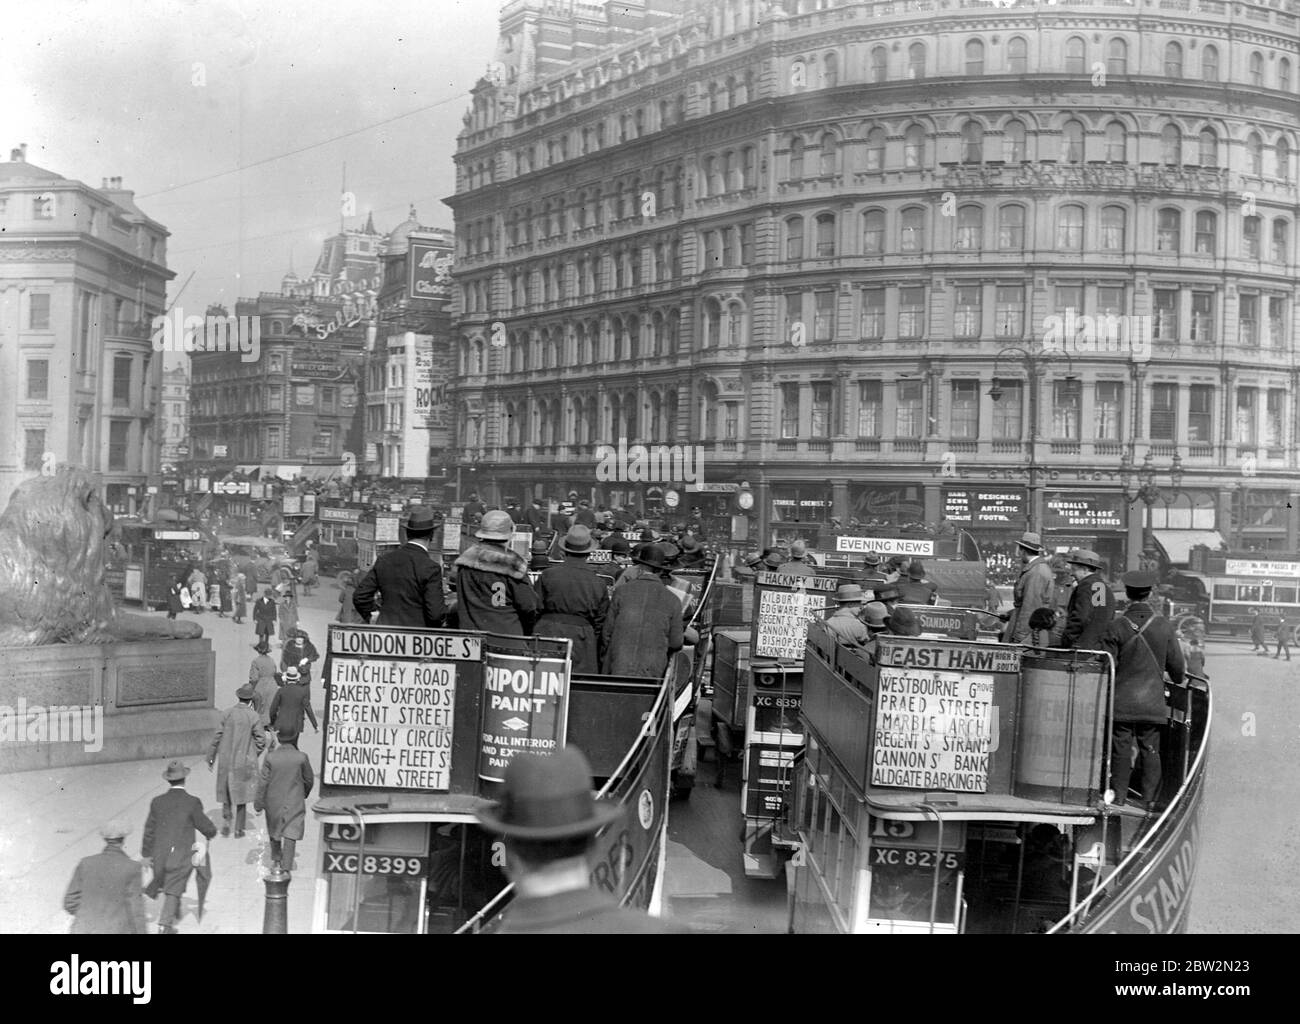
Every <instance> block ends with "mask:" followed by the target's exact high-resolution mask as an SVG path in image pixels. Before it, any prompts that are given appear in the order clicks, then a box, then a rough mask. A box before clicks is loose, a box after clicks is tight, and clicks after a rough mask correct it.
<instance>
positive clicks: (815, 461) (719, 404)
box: [448, 0, 1300, 569]
mask: <svg viewBox="0 0 1300 1024" xmlns="http://www.w3.org/2000/svg"><path fill="white" fill-rule="evenodd" d="M1298 83H1300V3H1297V2H1296V0H1271V2H1270V3H1268V4H1264V3H1249V2H1248V3H1227V2H1223V0H1075V2H1069V3H1065V2H1060V3H1045V2H1044V3H1035V2H1026V0H1020V2H1017V3H1015V4H1013V5H1006V4H1004V3H998V4H994V3H986V2H979V0H965V2H956V0H948V2H944V0H876V2H840V3H835V2H829V0H826V2H820V3H813V2H802V3H795V2H789V3H785V4H781V3H767V4H765V3H755V2H749V0H720V2H707V0H697V2H693V3H689V4H687V3H677V2H673V0H657V2H656V0H646V2H645V3H644V4H635V3H633V4H627V3H619V4H609V5H605V6H602V5H587V4H572V3H556V2H547V0H516V2H514V3H511V4H508V5H507V6H506V7H505V8H504V10H503V12H502V15H501V34H500V42H499V45H498V51H497V54H496V59H495V61H494V62H493V63H492V64H491V65H490V67H489V71H488V74H487V75H485V77H484V78H483V79H482V80H481V81H480V82H479V83H478V85H477V86H476V88H475V90H474V93H473V102H472V107H471V109H470V110H469V111H468V112H467V114H466V117H465V128H464V130H463V132H462V133H461V135H460V137H459V140H458V150H457V156H456V163H457V168H458V173H457V191H456V195H455V196H454V197H453V198H451V199H449V200H448V202H449V203H450V204H451V205H452V206H453V208H454V209H455V213H456V221H457V223H456V236H457V240H458V242H457V244H458V252H457V260H456V273H455V279H456V288H455V292H456V299H455V302H456V306H455V309H456V316H457V325H458V326H457V337H458V374H457V377H456V380H455V400H456V403H457V404H456V409H457V415H456V430H457V438H456V443H457V450H458V452H459V456H460V459H461V461H462V462H463V463H470V462H472V463H474V464H475V465H477V466H478V467H480V470H486V472H483V471H480V472H479V473H478V476H477V479H479V480H480V481H484V482H485V483H488V485H489V486H488V487H487V490H488V491H489V495H488V496H489V497H495V498H498V499H499V498H501V497H505V496H514V497H520V498H523V499H524V500H527V498H529V497H532V496H541V497H545V496H547V495H549V494H554V493H556V492H561V491H564V490H567V489H578V490H579V491H581V492H582V493H584V494H587V493H594V494H595V495H596V496H597V497H598V498H600V499H602V500H614V501H622V500H629V499H630V500H632V501H634V502H636V503H638V504H639V503H640V502H641V501H643V500H645V498H646V497H647V491H649V492H650V493H649V497H654V496H655V495H656V493H657V492H656V491H654V490H653V489H651V488H648V487H646V486H645V485H640V484H630V485H627V486H624V487H622V488H621V489H620V485H618V484H608V483H597V481H596V480H595V474H594V466H595V457H594V454H595V447H596V446H597V445H599V444H602V443H615V442H617V440H618V439H619V438H620V437H626V438H628V439H629V441H631V442H636V441H640V442H644V443H654V442H659V443H679V444H699V445H702V446H703V450H704V456H705V478H706V480H707V481H709V483H710V484H711V485H715V486H716V485H718V484H728V483H729V484H738V483H739V482H741V481H745V482H747V483H748V484H749V485H750V488H751V489H752V491H753V493H754V495H755V497H756V499H757V500H756V502H755V505H754V509H753V512H754V517H753V518H752V519H751V521H750V522H749V523H748V524H747V525H748V526H749V528H750V540H757V539H758V538H759V537H761V538H762V539H763V540H764V541H765V542H766V541H768V540H770V539H772V538H774V537H780V538H789V537H793V536H795V535H809V536H811V535H814V534H815V533H816V532H817V530H818V528H819V526H820V525H821V524H822V523H824V522H826V521H827V520H829V519H830V517H832V516H834V517H837V518H839V519H840V520H842V521H844V522H845V523H848V522H849V521H850V520H853V519H856V520H858V521H860V522H863V523H866V522H874V523H878V524H881V523H883V524H889V525H893V526H901V525H904V524H906V523H908V522H915V521H927V522H932V523H933V522H936V521H938V520H939V519H941V518H943V517H947V518H948V519H950V520H952V521H953V522H955V523H957V524H958V525H961V526H964V527H969V528H971V529H972V531H973V532H974V533H975V534H976V536H977V537H979V538H980V539H981V541H982V542H983V543H984V544H985V546H986V548H987V549H991V550H993V551H999V550H1001V551H1003V552H1009V549H1010V548H1009V544H1010V542H1011V541H1013V540H1014V537H1015V536H1018V534H1019V531H1020V530H1021V529H1023V528H1025V527H1026V525H1030V526H1032V527H1033V528H1037V529H1041V530H1044V531H1045V532H1046V534H1047V539H1048V541H1049V544H1050V545H1051V546H1054V547H1065V546H1067V545H1073V544H1080V543H1087V544H1088V545H1089V546H1095V547H1097V548H1098V549H1099V550H1100V551H1101V552H1102V554H1103V555H1104V556H1105V557H1106V558H1107V559H1108V561H1109V562H1110V564H1111V567H1112V569H1122V568H1123V567H1124V565H1135V564H1137V563H1138V561H1139V559H1140V557H1141V555H1142V553H1143V550H1144V549H1146V550H1148V551H1150V550H1155V549H1156V545H1157V544H1159V545H1160V546H1161V547H1162V548H1163V549H1164V551H1165V553H1166V554H1167V556H1168V557H1169V559H1170V560H1171V561H1173V562H1181V561H1184V560H1185V559H1186V551H1187V548H1188V547H1189V546H1190V545H1191V544H1194V543H1198V542H1202V541H1207V542H1209V543H1211V544H1212V545H1213V544H1215V543H1217V542H1218V540H1219V539H1220V538H1222V539H1224V540H1226V541H1227V542H1228V544H1229V545H1230V546H1232V547H1234V548H1256V549H1259V550H1271V551H1284V550H1290V551H1294V550H1296V548H1297V547H1298V546H1300V541H1298V529H1300V500H1297V491H1300V473H1298V469H1300V467H1298V466H1297V445H1296V438H1297V395H1298V394H1300V387H1298V386H1297V385H1298V384H1300V380H1298V379H1297V378H1298V377H1300V361H1298V360H1297V356H1296V351H1297V350H1296V331H1297V325H1298V321H1297V314H1296V303H1295V288H1294V282H1295V273H1296V265H1297V234H1298V233H1300V229H1298V225H1297V223H1296V221H1297V217H1298V216H1300V205H1298V204H1300V196H1298V195H1297V188H1296V180H1297V177H1296V176H1297V155H1298V154H1297V150H1298V148H1300V131H1298V130H1297V129H1300V99H1298V98H1297V97H1298V93H1297V85H1298ZM1071 311H1072V312H1071ZM1110 315H1113V316H1116V317H1120V318H1124V319H1122V320H1120V321H1112V322H1114V323H1121V324H1123V327H1124V329H1126V330H1128V331H1130V335H1131V336H1130V339H1129V343H1128V344H1124V343H1122V338H1121V343H1120V344H1118V345H1109V346H1108V345H1106V344H1104V343H1103V344H1101V345H1100V346H1099V348H1100V349H1101V350H1100V351H1091V352H1090V351H1087V347H1088V346H1087V345H1086V344H1084V343H1076V344H1070V343H1069V339H1067V343H1066V344H1064V345H1063V346H1062V345H1056V346H1053V345H1050V344H1047V345H1045V344H1044V339H1045V338H1048V340H1050V337H1051V336H1050V333H1049V332H1050V330H1051V327H1052V325H1053V324H1054V323H1059V322H1060V321H1054V320H1053V319H1052V318H1054V317H1058V318H1061V320H1066V319H1067V318H1073V322H1076V323H1077V322H1078V321H1079V318H1081V317H1083V316H1093V317H1097V316H1110ZM1147 331H1149V338H1148V336H1147V334H1146V332H1147ZM1086 340H1087V339H1086V338H1084V339H1083V341H1084V342H1086ZM1057 348H1064V349H1065V352H1059V351H1054V349H1057ZM1067 354H1068V355H1069V357H1070V358H1068V359H1067V358H1066V355H1067ZM1144 482H1145V483H1146V484H1147V485H1148V486H1147V487H1146V488H1145V490H1144V491H1143V492H1142V497H1138V495H1139V491H1140V489H1141V485H1142V484H1143V483H1144ZM661 486H662V487H664V488H670V487H672V483H671V482H665V483H663V484H662V485H661ZM678 489H680V488H678ZM694 504H704V505H706V512H707V514H708V515H710V517H711V527H713V528H716V529H717V530H720V531H721V532H724V533H725V532H726V530H728V529H730V528H731V527H732V526H733V525H736V521H735V520H733V519H731V518H730V517H731V515H732V514H733V513H735V512H736V509H735V508H734V501H733V499H732V497H731V496H730V495H720V496H719V495H710V494H705V495H698V496H697V495H692V494H684V495H683V497H682V505H681V507H682V509H683V510H684V509H685V508H686V507H687V506H689V505H694Z"/></svg>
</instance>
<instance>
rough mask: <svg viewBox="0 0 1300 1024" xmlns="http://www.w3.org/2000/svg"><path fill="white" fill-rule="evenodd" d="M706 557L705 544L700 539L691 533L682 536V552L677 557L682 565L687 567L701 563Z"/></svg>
mask: <svg viewBox="0 0 1300 1024" xmlns="http://www.w3.org/2000/svg"><path fill="white" fill-rule="evenodd" d="M704 557H705V555H704V546H703V545H702V544H701V543H700V542H699V541H698V540H696V539H695V538H694V537H692V536H691V535H690V534H689V533H688V534H687V535H686V536H685V537H683V538H682V553H681V555H680V556H679V557H678V559H677V560H678V562H679V563H680V564H681V565H683V566H687V567H690V566H692V565H701V564H703V562H704Z"/></svg>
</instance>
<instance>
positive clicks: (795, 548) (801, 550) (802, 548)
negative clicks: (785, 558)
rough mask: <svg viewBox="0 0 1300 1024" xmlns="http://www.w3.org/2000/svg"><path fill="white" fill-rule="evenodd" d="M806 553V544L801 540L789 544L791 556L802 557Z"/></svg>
mask: <svg viewBox="0 0 1300 1024" xmlns="http://www.w3.org/2000/svg"><path fill="white" fill-rule="evenodd" d="M806 554H808V545H807V544H806V543H804V542H803V541H801V540H797V541H795V542H794V543H793V544H791V545H790V557H791V558H803V556H804V555H806Z"/></svg>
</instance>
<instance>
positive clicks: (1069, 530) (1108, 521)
mask: <svg viewBox="0 0 1300 1024" xmlns="http://www.w3.org/2000/svg"><path fill="white" fill-rule="evenodd" d="M1126 530H1127V522H1126V513H1125V509H1124V498H1123V496H1122V495H1121V494H1120V492H1118V491H1114V492H1111V491H1100V492H1098V491H1096V490H1092V491H1044V492H1043V544H1044V545H1045V546H1046V547H1047V550H1048V553H1049V554H1051V553H1056V552H1065V551H1069V550H1070V549H1071V548H1088V549H1090V550H1092V551H1095V552H1097V554H1099V555H1100V556H1101V558H1102V561H1103V562H1104V563H1105V568H1104V569H1103V573H1104V574H1105V575H1106V576H1107V578H1110V579H1118V578H1119V577H1120V575H1122V574H1123V572H1124V569H1125V565H1126V560H1125V559H1126V551H1125V532H1126Z"/></svg>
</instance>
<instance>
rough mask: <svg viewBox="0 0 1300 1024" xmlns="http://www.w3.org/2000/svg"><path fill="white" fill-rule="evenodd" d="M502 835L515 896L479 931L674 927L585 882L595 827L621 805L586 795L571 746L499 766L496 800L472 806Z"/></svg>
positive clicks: (586, 769)
mask: <svg viewBox="0 0 1300 1024" xmlns="http://www.w3.org/2000/svg"><path fill="white" fill-rule="evenodd" d="M475 813H476V814H477V816H478V820H479V822H480V823H481V824H482V825H483V827H484V828H485V829H487V830H488V831H490V832H493V833H495V834H497V835H499V836H501V838H502V840H503V841H504V843H505V861H506V862H505V872H506V876H507V877H508V878H509V879H510V880H511V881H512V882H513V883H514V886H515V897H514V899H513V900H511V901H510V904H509V905H508V906H507V907H506V909H505V911H504V912H503V913H502V915H501V916H500V917H499V918H497V919H496V920H495V921H494V922H493V923H492V924H491V925H489V927H488V928H487V929H486V931H487V932H488V933H489V934H497V935H518V934H550V935H556V934H604V935H608V934H614V935H626V934H647V933H649V934H665V933H675V932H682V931H684V929H681V928H678V927H674V926H672V925H670V924H669V923H667V922H666V921H661V920H659V919H658V918H655V917H651V916H650V915H648V914H645V913H642V912H641V911H639V910H633V909H631V908H624V907H620V906H619V905H618V904H617V903H616V902H615V901H614V900H613V899H612V898H611V897H610V896H608V895H606V894H605V893H603V892H601V891H600V890H599V889H596V888H595V887H593V886H592V884H591V863H590V855H591V851H592V849H593V847H594V845H595V839H596V833H598V832H599V831H600V830H601V829H603V828H604V827H605V826H606V825H610V824H612V823H614V822H616V821H617V820H618V819H619V818H620V817H622V813H623V811H622V808H621V807H619V806H618V805H617V804H614V803H612V802H611V801H609V800H597V799H595V797H594V796H593V795H592V779H591V766H590V765H589V764H588V763H587V759H586V757H584V756H583V754H582V752H581V751H580V750H578V748H577V747H565V748H564V749H562V750H559V751H556V753H554V754H552V755H551V756H549V757H536V756H534V755H532V754H518V755H516V756H515V757H513V758H511V760H510V764H509V766H508V767H507V768H506V774H505V783H504V785H503V787H502V793H501V800H500V801H499V802H498V803H495V804H491V805H488V806H486V807H482V808H480V809H479V810H478V811H476V812H475Z"/></svg>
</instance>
